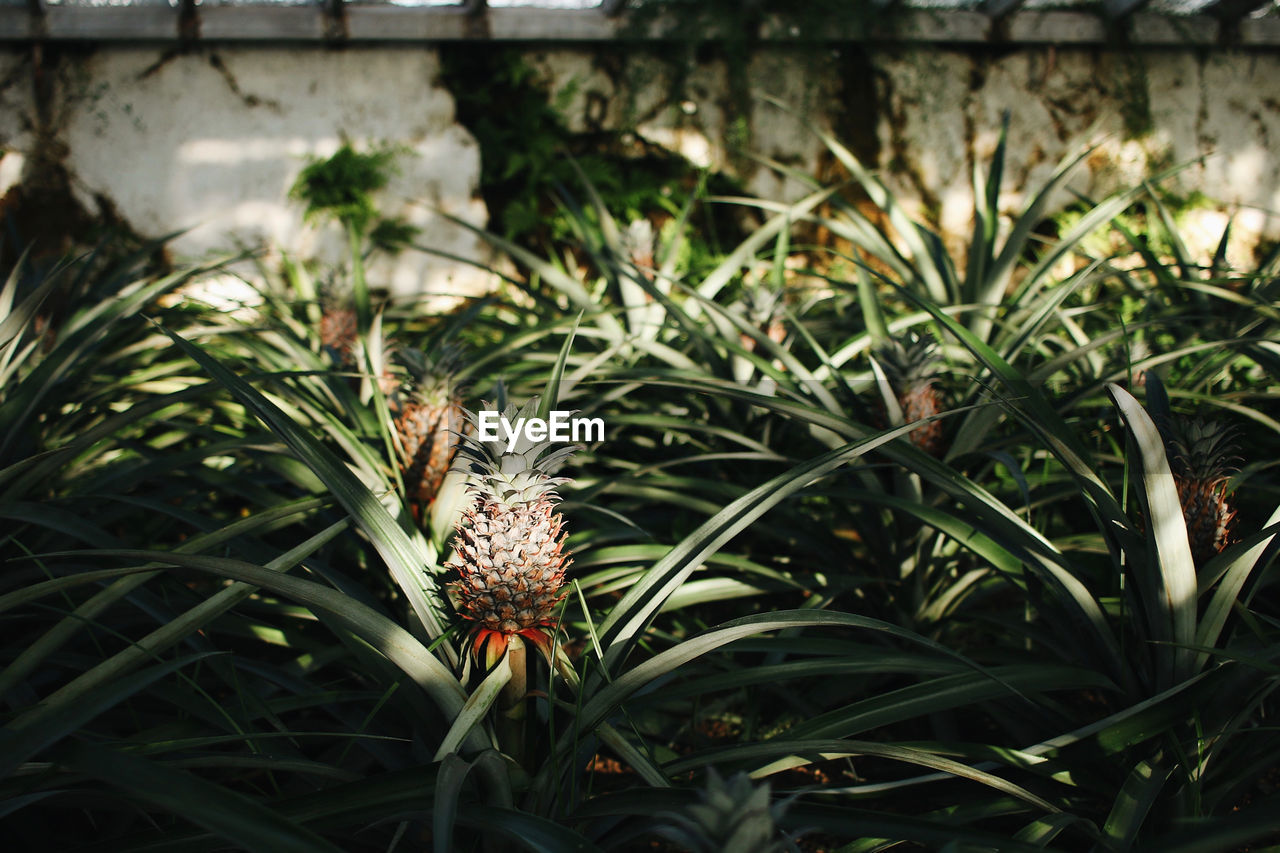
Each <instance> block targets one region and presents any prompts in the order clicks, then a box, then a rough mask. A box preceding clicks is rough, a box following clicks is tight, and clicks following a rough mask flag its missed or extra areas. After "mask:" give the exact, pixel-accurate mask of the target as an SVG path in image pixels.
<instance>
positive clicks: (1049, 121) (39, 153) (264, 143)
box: [0, 44, 1280, 293]
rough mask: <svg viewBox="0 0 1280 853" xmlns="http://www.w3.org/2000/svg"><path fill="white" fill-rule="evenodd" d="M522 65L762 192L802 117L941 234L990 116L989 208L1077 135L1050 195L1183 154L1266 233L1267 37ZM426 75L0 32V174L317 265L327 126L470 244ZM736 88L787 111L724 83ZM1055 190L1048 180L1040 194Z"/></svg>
mask: <svg viewBox="0 0 1280 853" xmlns="http://www.w3.org/2000/svg"><path fill="white" fill-rule="evenodd" d="M474 49H476V50H484V49H488V46H486V45H483V44H477V45H475V46H474ZM525 58H526V61H527V62H528V63H529V64H530V65H531V66H533V67H534V68H535V69H536V71H537V72H538V74H539V75H540V77H541V79H542V80H543V81H544V83H545V84H546V86H547V88H548V90H549V91H550V92H551V93H553V94H557V93H558V95H559V98H558V102H560V103H562V104H563V105H564V106H563V113H564V118H565V122H566V124H567V126H568V128H569V129H570V130H571V131H589V130H600V129H604V130H623V131H629V132H634V133H636V134H639V135H640V136H642V137H644V138H646V139H648V140H650V141H652V142H656V143H659V144H661V145H663V146H666V147H669V148H671V149H673V150H676V151H679V152H680V153H682V154H684V155H685V156H686V157H688V159H689V160H691V161H692V162H694V163H696V164H699V165H705V166H709V167H712V168H717V169H722V170H725V171H728V172H731V173H736V174H738V175H739V176H740V177H742V178H743V180H744V181H745V182H746V185H747V186H748V187H749V188H750V189H751V190H752V191H753V192H756V193H758V194H760V195H762V196H766V197H770V198H779V197H783V198H794V197H796V196H798V195H799V194H800V193H801V192H803V185H802V184H800V183H799V182H797V181H794V180H791V179H787V178H785V177H783V176H782V175H780V174H779V173H778V172H776V171H774V170H772V169H770V168H768V167H767V166H764V165H761V164H760V163H758V162H757V161H754V160H752V159H751V158H750V157H749V156H748V155H750V154H758V155H763V156H764V157H766V158H772V159H774V160H777V161H779V162H781V163H785V164H786V165H787V166H789V167H791V168H794V169H798V170H800V171H802V172H804V173H807V174H810V175H816V176H819V177H820V178H822V179H830V178H832V177H833V176H835V175H837V174H838V170H836V169H835V168H834V167H833V163H832V158H831V157H830V156H829V154H828V153H827V152H826V151H825V149H824V147H823V145H822V143H821V141H820V140H819V139H817V138H816V137H815V135H814V134H813V133H812V132H811V131H810V130H809V129H808V128H806V127H805V125H804V120H811V121H812V122H814V123H815V124H816V125H818V126H820V127H822V128H824V129H827V130H829V131H831V132H833V133H834V134H835V135H836V136H838V137H840V138H841V139H842V140H844V141H845V142H846V143H847V144H848V145H849V147H850V148H851V149H852V150H854V151H855V153H857V154H858V155H859V156H860V157H861V158H863V159H864V161H865V162H868V163H869V164H874V165H875V166H876V167H877V168H879V169H881V170H882V172H883V174H884V175H885V177H886V180H887V181H888V182H889V184H890V185H891V187H892V188H893V189H895V190H896V191H898V192H899V193H901V194H902V196H903V198H904V199H906V200H907V201H908V202H909V206H911V207H912V208H913V209H914V211H915V212H916V213H917V215H919V216H922V217H924V218H926V219H928V220H930V221H931V222H933V223H934V224H936V225H937V226H939V227H941V228H942V229H943V230H944V231H945V232H946V233H947V234H948V236H949V239H950V240H951V241H952V243H953V244H954V245H955V246H956V247H957V249H958V248H959V246H960V245H962V244H963V242H964V240H965V239H967V236H968V232H969V221H970V217H971V213H972V209H973V200H972V189H971V187H972V171H973V168H974V164H975V163H978V164H980V165H985V163H986V162H987V160H988V158H989V156H990V154H991V152H992V150H993V149H994V147H995V144H996V139H997V129H998V127H999V121H1000V115H1001V113H1002V112H1003V111H1005V110H1009V111H1010V112H1011V116H1012V119H1011V124H1010V140H1009V162H1008V166H1007V170H1006V181H1005V188H1006V192H1005V194H1004V195H1003V196H1002V198H1001V203H1002V206H1003V207H1004V208H1005V209H1007V210H1009V211H1016V210H1017V209H1019V208H1020V207H1021V206H1022V205H1023V204H1025V202H1026V197H1025V196H1024V190H1026V189H1034V188H1036V187H1037V186H1038V185H1039V184H1040V183H1042V182H1043V181H1044V180H1045V179H1046V178H1047V177H1048V175H1049V174H1050V173H1051V172H1052V170H1053V168H1054V167H1055V166H1056V164H1057V163H1058V162H1059V161H1060V160H1061V159H1062V158H1063V157H1065V156H1067V155H1068V154H1069V153H1070V152H1072V151H1076V150H1079V148H1080V147H1081V146H1082V145H1084V144H1085V143H1088V142H1094V143H1097V144H1098V148H1097V149H1096V150H1095V151H1094V152H1093V153H1092V154H1091V155H1090V156H1089V157H1088V158H1087V160H1086V162H1085V163H1084V164H1083V166H1082V167H1081V169H1080V170H1078V171H1077V173H1075V176H1074V178H1073V180H1072V182H1071V184H1070V186H1071V188H1073V189H1075V190H1077V191H1080V192H1084V193H1087V194H1089V195H1092V196H1095V197H1100V196H1103V195H1105V194H1107V193H1109V192H1112V191H1115V190H1117V189H1120V188H1123V187H1125V186H1128V185H1130V184H1131V183H1133V182H1135V181H1138V180H1141V179H1142V178H1143V177H1144V176H1146V175H1147V174H1148V173H1149V170H1150V169H1152V168H1155V167H1163V166H1169V165H1172V164H1176V163H1184V162H1192V161H1195V162H1193V165H1191V166H1190V167H1189V168H1187V169H1185V170H1184V171H1182V172H1181V173H1179V174H1178V175H1177V176H1176V177H1175V178H1174V179H1172V180H1171V181H1170V182H1168V183H1167V184H1166V186H1167V187H1169V188H1170V189H1171V190H1173V191H1175V192H1177V193H1179V194H1181V195H1184V196H1185V195H1188V194H1190V193H1192V192H1198V193H1203V194H1204V195H1206V196H1209V197H1211V198H1213V199H1216V200H1218V201H1220V202H1222V203H1223V204H1224V205H1226V206H1228V208H1229V209H1230V211H1231V212H1232V213H1233V214H1234V217H1235V219H1234V235H1235V236H1234V239H1233V242H1232V255H1233V260H1235V261H1236V262H1237V263H1241V264H1247V263H1250V262H1251V261H1252V259H1253V252H1254V249H1255V247H1256V245H1257V244H1258V242H1259V241H1260V240H1261V241H1267V240H1270V241H1275V240H1277V239H1280V216H1277V213H1276V212H1277V211H1280V158H1277V157H1276V156H1274V152H1273V146H1274V145H1276V144H1277V141H1278V140H1280V53H1276V52H1263V51H1259V52H1227V51H1219V50H1208V51H1205V50H1191V49H1185V50H1184V49H1176V48H1173V49H1163V50H1146V51H1143V52H1141V53H1137V54H1126V53H1121V52H1112V51H1108V50H1105V49H1100V48H1079V49H1061V48H1060V49H1054V48H1052V47H1026V48H1019V49H1017V50H1013V51H1008V52H1000V51H993V50H991V49H986V48H983V49H972V50H965V49H951V50H948V49H945V48H940V49H929V48H925V47H922V46H916V47H909V46H902V47H897V48H884V49H864V48H862V47H860V46H857V45H844V46H841V47H839V48H837V49H834V50H829V51H825V52H821V53H818V54H815V53H813V52H812V51H810V52H808V53H797V52H788V51H786V50H782V49H776V50H771V51H766V52H762V53H758V54H757V55H756V56H754V57H753V58H752V59H750V61H749V63H748V64H747V66H746V68H745V73H744V72H743V71H741V70H740V69H738V66H736V65H729V64H726V63H725V62H724V61H721V60H708V61H705V62H701V63H699V64H697V65H696V66H695V67H693V68H692V69H691V70H690V71H689V73H688V74H687V76H686V77H685V78H684V80H683V84H682V85H681V86H680V87H679V88H678V89H673V87H672V81H673V77H672V74H673V66H672V65H671V64H670V63H668V62H666V61H665V60H662V59H659V58H657V57H655V56H652V55H649V54H646V53H643V52H637V53H630V54H625V55H624V53H623V52H622V51H621V49H620V47H619V45H617V44H603V45H599V46H589V45H588V46H584V47H576V48H572V49H567V48H566V49H537V48H529V49H528V50H527V51H526V52H525ZM735 69H738V70H735ZM439 72H440V62H439V57H438V54H437V53H436V51H435V50H433V49H431V48H424V47H414V46H394V47H393V46H365V47H360V46H354V45H352V46H347V47H345V48H344V49H342V50H325V49H323V48H318V47H310V46H300V47H292V48H278V49H277V48H266V47H261V46H255V47H241V48H235V47H223V48H217V49H212V48H206V49H203V50H201V51H197V52H191V53H176V52H169V53H166V52H165V51H163V50H162V49H160V48H144V47H134V48H120V47H113V48H103V49H100V50H96V51H94V50H79V51H72V50H66V49H64V50H63V52H62V53H61V54H60V55H59V56H58V57H57V58H56V59H55V58H53V57H52V56H50V55H48V54H46V55H44V56H43V57H42V58H41V59H40V61H39V62H37V61H35V59H34V58H33V54H32V51H31V49H30V48H16V47H15V48H9V49H7V52H4V53H0V150H3V152H4V154H3V158H0V191H4V190H8V189H10V188H11V187H27V188H30V187H31V186H32V185H34V184H37V183H40V182H45V183H48V182H49V181H50V177H49V176H50V175H51V174H53V175H60V176H61V178H62V180H63V183H64V184H65V186H66V188H68V189H69V192H70V194H71V195H72V196H73V198H74V200H75V202H76V203H78V205H79V206H80V207H81V208H83V211H84V212H85V213H86V214H87V215H99V214H102V213H106V214H108V215H111V216H114V217H116V218H118V219H120V220H122V221H123V222H125V223H127V224H128V225H129V226H130V227H132V228H133V229H134V230H135V231H136V232H138V233H140V234H144V235H159V234H162V233H166V232H168V231H171V230H173V229H175V228H190V229H191V230H190V231H189V232H187V233H186V234H184V235H183V236H181V237H180V238H178V239H177V240H176V241H175V243H174V244H173V245H174V251H175V252H176V253H177V254H180V255H188V256H201V255H207V254H209V253H217V252H224V251H227V250H230V249H233V248H235V247H236V246H238V245H257V244H262V245H265V246H268V247H270V248H272V249H274V250H281V249H283V250H286V251H289V252H291V253H293V254H295V255H300V256H303V257H318V258H321V259H325V260H328V261H336V260H338V259H340V257H341V251H340V248H341V245H342V244H341V240H340V239H339V238H338V235H337V234H336V233H335V232H334V231H326V230H323V229H321V230H317V229H316V228H313V227H311V226H309V225H307V224H304V223H303V222H302V217H301V210H300V207H299V205H298V204H297V203H296V202H290V201H289V200H288V199H287V191H288V189H289V187H290V186H291V185H292V183H293V181H294V180H295V178H296V177H297V174H298V172H299V170H300V169H301V168H302V167H303V166H304V165H305V163H306V162H307V158H308V157H312V156H326V155H328V154H330V153H332V152H333V151H334V150H336V148H337V147H338V146H339V145H340V144H341V142H342V141H343V140H344V139H348V140H350V141H352V142H353V143H355V144H356V145H357V146H362V145H371V144H379V143H391V144H395V145H400V146H404V147H405V148H406V149H407V150H408V151H409V152H411V153H410V154H409V155H407V156H405V157H402V158H400V160H399V162H400V165H401V167H402V170H401V173H400V174H399V175H398V176H397V178H396V179H395V181H394V182H393V184H392V186H391V187H389V188H388V190H387V191H386V193H385V194H384V196H383V198H382V199H381V204H382V210H383V212H384V213H386V214H400V215H404V216H406V217H407V218H408V219H410V220H411V221H412V222H414V223H415V224H417V225H418V226H419V227H421V228H422V229H423V231H422V233H423V242H425V243H427V244H429V245H431V246H433V247H436V248H438V249H440V250H443V251H447V252H450V253H454V254H458V255H462V256H465V257H469V258H475V259H477V260H481V261H487V260H491V257H490V255H489V254H488V252H487V250H486V249H485V247H484V245H483V244H482V242H481V241H479V240H478V239H477V238H476V237H475V236H474V235H473V234H471V233H470V232H468V231H467V230H465V229H464V228H461V227H459V226H457V225H456V224H453V223H450V222H448V221H447V220H446V219H444V218H443V217H441V215H440V212H441V211H444V212H447V213H449V214H452V215H454V216H457V217H460V218H461V219H463V220H465V221H467V222H470V223H474V224H483V223H484V222H485V221H486V210H485V207H484V203H483V201H482V199H481V198H480V195H479V188H478V183H479V176H480V151H479V149H478V146H477V145H476V143H475V140H474V139H473V138H472V136H471V135H470V133H469V132H468V131H467V129H466V128H464V127H462V126H461V125H460V124H459V123H458V122H457V121H456V118H455V114H454V102H453V98H452V96H451V95H450V93H449V92H448V91H446V90H445V89H444V88H442V86H441V84H440V82H439ZM744 76H745V79H743V78H744ZM476 84H477V85H484V81H476ZM750 91H756V92H760V93H764V94H769V95H773V96H775V97H778V98H780V99H781V100H782V101H784V102H785V103H786V104H788V105H789V108H790V110H792V112H787V111H783V110H781V109H779V108H778V107H777V106H774V105H773V104H771V103H769V102H767V101H766V100H762V99H754V100H752V99H751V98H749V97H745V96H744V95H745V94H746V93H748V92H750ZM673 93H674V94H673ZM54 183H56V181H54ZM1069 200H1070V196H1069V195H1068V194H1067V193H1065V192H1063V193H1060V194H1059V195H1058V197H1057V199H1056V203H1058V204H1065V203H1067V202H1068V201H1069ZM1186 222H1187V227H1188V229H1189V230H1190V231H1191V232H1192V233H1193V234H1199V236H1198V237H1196V239H1198V240H1199V241H1200V242H1202V243H1203V244H1206V245H1207V244H1210V243H1212V242H1214V241H1216V239H1217V236H1218V235H1220V233H1221V228H1222V226H1223V224H1224V223H1225V215H1224V214H1222V213H1219V212H1216V211H1204V212H1192V213H1189V214H1188V219H1187V220H1186ZM372 274H373V275H374V276H375V277H376V278H377V279H378V280H380V281H383V282H385V283H387V284H388V285H389V286H390V287H392V289H394V290H395V291H397V292H401V293H409V292H422V291H430V292H436V293H446V292H474V291H476V290H478V289H481V288H483V287H485V286H487V284H488V282H489V280H488V278H487V277H485V276H484V275H483V274H481V273H479V272H477V271H476V270H474V269H472V268H470V267H467V266H466V265H460V264H457V263H454V262H449V261H445V260H442V259H440V258H437V257H434V256H431V255H428V254H423V253H415V252H409V253H406V254H405V255H402V256H401V257H399V258H398V259H395V260H394V261H391V262H384V263H383V264H382V266H380V267H378V268H375V269H374V270H373V271H372Z"/></svg>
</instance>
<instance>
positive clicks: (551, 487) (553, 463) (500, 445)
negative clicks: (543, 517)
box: [454, 397, 577, 505]
mask: <svg viewBox="0 0 1280 853" xmlns="http://www.w3.org/2000/svg"><path fill="white" fill-rule="evenodd" d="M538 404H539V399H538V398H537V397H534V398H532V399H531V400H529V401H528V402H527V403H525V404H524V405H523V406H521V407H520V408H519V409H517V408H516V406H515V404H513V403H508V404H507V406H506V408H505V409H503V410H502V411H501V416H502V418H503V419H504V420H506V421H507V422H508V423H511V424H515V423H517V422H518V421H519V420H520V419H522V418H523V419H525V420H528V419H529V418H533V417H536V416H537V412H538ZM484 406H485V408H486V409H489V408H490V407H491V406H493V404H491V403H484ZM466 417H467V421H468V423H469V424H470V425H471V428H470V430H468V431H467V432H465V433H462V434H459V437H460V439H461V444H460V445H459V447H458V456H457V459H456V461H455V463H454V464H455V466H457V467H459V468H460V469H461V470H463V471H465V472H467V473H470V474H471V476H472V478H473V481H474V482H473V484H472V487H471V490H472V492H473V493H474V494H476V495H479V496H482V497H488V498H491V499H493V500H496V501H499V502H500V503H504V504H508V505H515V504H519V503H528V502H529V501H535V500H537V499H538V498H540V497H544V496H545V497H549V498H554V497H555V488H556V487H557V486H559V485H560V484H561V483H567V482H569V478H568V477H555V476H552V475H554V474H555V473H556V472H557V471H559V470H560V468H561V467H562V466H563V465H564V464H565V463H566V462H567V461H568V460H569V458H570V457H571V456H573V454H574V451H576V450H577V448H576V447H575V446H574V445H564V446H560V447H557V446H556V445H554V444H553V443H552V442H550V441H542V442H534V441H532V440H530V439H529V438H528V436H527V435H526V434H525V433H524V432H521V433H520V434H519V435H518V436H517V438H516V441H515V443H514V445H513V446H512V447H511V448H510V450H508V449H507V439H506V437H505V436H500V437H499V439H498V440H497V441H482V440H481V439H480V418H479V415H478V414H477V413H476V412H471V411H468V412H467V413H466Z"/></svg>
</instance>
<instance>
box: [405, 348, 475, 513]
mask: <svg viewBox="0 0 1280 853" xmlns="http://www.w3.org/2000/svg"><path fill="white" fill-rule="evenodd" d="M454 358H455V356H454V354H453V353H452V352H446V353H444V354H443V355H441V356H440V357H439V358H437V359H436V360H435V361H432V360H431V359H430V358H428V357H427V355H426V354H425V353H423V352H421V351H419V350H402V351H401V352H400V353H399V360H400V361H401V362H402V363H403V364H404V366H405V368H407V370H408V378H407V379H406V380H405V382H404V384H403V385H401V387H400V390H399V392H398V393H396V394H394V395H392V396H391V397H390V399H389V401H388V404H389V406H390V408H391V413H392V415H393V417H394V418H395V429H396V435H397V437H398V438H399V439H400V477H401V480H402V481H403V482H404V488H405V493H406V497H407V498H408V500H409V507H410V509H411V510H412V511H413V514H414V518H415V519H416V520H417V521H418V522H419V523H423V521H424V520H425V518H426V513H427V510H428V509H429V508H430V506H431V504H432V502H433V501H434V500H435V498H436V494H437V493H438V492H439V491H440V484H441V483H443V482H444V478H445V475H446V474H448V473H449V468H450V466H452V465H453V460H454V456H455V455H456V454H457V451H458V433H460V432H462V431H463V429H464V427H465V425H466V422H465V419H464V417H463V409H462V400H461V398H460V396H459V393H458V388H457V383H456V382H455V381H454V376H453V363H454Z"/></svg>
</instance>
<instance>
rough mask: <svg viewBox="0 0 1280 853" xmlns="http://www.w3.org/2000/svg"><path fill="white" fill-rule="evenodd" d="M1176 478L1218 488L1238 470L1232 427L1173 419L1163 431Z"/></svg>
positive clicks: (1203, 420) (1202, 420)
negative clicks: (1218, 485) (1217, 486)
mask: <svg viewBox="0 0 1280 853" xmlns="http://www.w3.org/2000/svg"><path fill="white" fill-rule="evenodd" d="M1162 432H1163V433H1164V437H1165V447H1166V451H1167V453H1168V455H1169V467H1170V468H1171V469H1172V471H1173V473H1174V475H1176V476H1178V477H1182V478H1184V479H1189V480H1198V481H1200V482H1203V483H1207V484H1212V485H1217V484H1219V483H1222V482H1223V481H1225V480H1227V479H1228V478H1229V477H1230V476H1231V475H1232V474H1233V473H1235V471H1236V470H1237V467H1236V466H1237V464H1238V463H1239V462H1240V461H1241V459H1240V456H1239V455H1238V454H1237V452H1236V451H1237V445H1236V441H1235V438H1236V431H1235V429H1234V428H1233V427H1231V426H1230V425H1229V424H1225V423H1223V422H1222V421H1215V420H1213V419H1211V418H1202V417H1177V416H1175V417H1172V418H1169V419H1167V420H1165V422H1164V429H1163V430H1162Z"/></svg>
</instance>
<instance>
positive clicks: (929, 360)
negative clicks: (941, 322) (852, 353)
mask: <svg viewBox="0 0 1280 853" xmlns="http://www.w3.org/2000/svg"><path fill="white" fill-rule="evenodd" d="M873 357H874V358H875V359H876V361H877V362H878V363H879V364H880V366H881V367H882V368H883V369H884V372H885V376H887V377H888V379H889V382H890V384H892V385H893V386H894V389H895V390H896V391H898V392H899V393H902V392H905V391H908V390H910V389H911V388H913V387H919V386H922V385H928V384H931V383H932V382H934V381H935V380H936V378H937V377H936V376H935V375H934V373H935V371H936V369H937V367H938V364H939V363H940V361H941V359H940V358H939V355H938V344H937V342H936V341H934V340H933V338H930V337H927V336H922V335H919V334H917V333H916V332H914V331H912V332H908V333H907V335H906V337H905V339H904V340H896V339H895V340H891V341H887V342H885V343H882V344H880V345H879V346H877V347H876V348H875V350H874V352H873Z"/></svg>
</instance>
